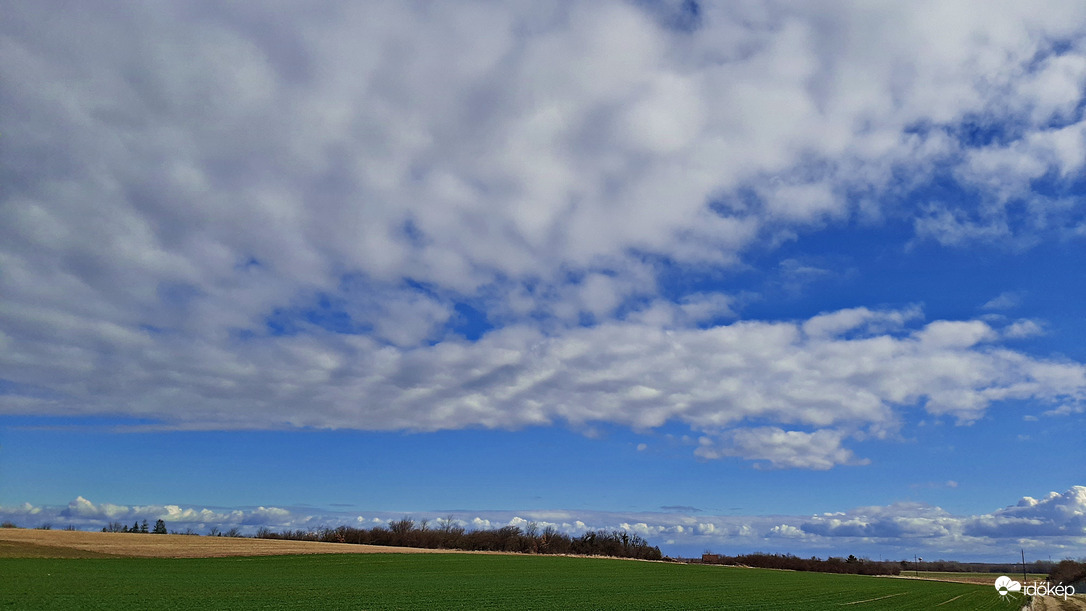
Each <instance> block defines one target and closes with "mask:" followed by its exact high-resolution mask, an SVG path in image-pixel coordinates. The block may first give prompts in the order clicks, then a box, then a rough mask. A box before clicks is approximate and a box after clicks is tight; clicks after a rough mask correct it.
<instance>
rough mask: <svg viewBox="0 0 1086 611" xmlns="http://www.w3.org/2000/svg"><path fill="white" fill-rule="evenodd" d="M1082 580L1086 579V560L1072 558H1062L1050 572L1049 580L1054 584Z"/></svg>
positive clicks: (1065, 583)
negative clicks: (1077, 560)
mask: <svg viewBox="0 0 1086 611" xmlns="http://www.w3.org/2000/svg"><path fill="white" fill-rule="evenodd" d="M1082 581H1086V562H1075V561H1074V560H1071V559H1067V560H1061V561H1060V563H1059V564H1057V565H1055V566H1054V567H1052V571H1051V572H1049V573H1048V582H1049V583H1051V584H1052V585H1065V586H1066V585H1071V584H1073V583H1079V582H1082ZM1076 589H1077V588H1076Z"/></svg>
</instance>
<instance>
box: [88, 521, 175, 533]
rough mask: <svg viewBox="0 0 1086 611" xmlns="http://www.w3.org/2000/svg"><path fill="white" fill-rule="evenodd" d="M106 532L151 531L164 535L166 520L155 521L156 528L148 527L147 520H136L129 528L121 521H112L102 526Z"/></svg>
mask: <svg viewBox="0 0 1086 611" xmlns="http://www.w3.org/2000/svg"><path fill="white" fill-rule="evenodd" d="M102 532H104V533H150V534H152V535H164V534H166V532H167V531H166V522H164V521H162V520H158V521H156V522H155V527H154V529H151V530H148V529H147V520H144V521H143V522H142V523H140V522H134V523H133V524H132V527H131V528H129V527H128V525H127V524H122V523H121V522H110V523H109V524H106V525H105V526H103V527H102Z"/></svg>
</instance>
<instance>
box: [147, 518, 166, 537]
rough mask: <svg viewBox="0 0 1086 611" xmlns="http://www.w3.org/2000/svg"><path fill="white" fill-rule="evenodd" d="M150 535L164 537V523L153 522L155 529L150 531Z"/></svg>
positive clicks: (160, 521)
mask: <svg viewBox="0 0 1086 611" xmlns="http://www.w3.org/2000/svg"><path fill="white" fill-rule="evenodd" d="M151 532H152V534H156V535H164V534H166V523H165V522H163V521H162V520H159V521H157V522H155V529H154V530H153V531H151Z"/></svg>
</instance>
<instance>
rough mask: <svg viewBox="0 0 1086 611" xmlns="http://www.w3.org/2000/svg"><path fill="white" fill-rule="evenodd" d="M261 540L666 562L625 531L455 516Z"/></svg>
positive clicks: (266, 535)
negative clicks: (476, 526) (466, 522)
mask: <svg viewBox="0 0 1086 611" xmlns="http://www.w3.org/2000/svg"><path fill="white" fill-rule="evenodd" d="M256 536H257V537H258V538H261V539H289V540H295V541H323V542H326V543H355V544H362V545H389V546H400V547H420V548H428V549H455V550H464V551H488V552H519V553H524V554H576V555H583V556H614V557H618V558H640V559H643V560H660V559H662V557H663V556H662V554H661V553H660V548H659V547H656V546H654V545H649V543H648V541H646V540H645V539H643V538H642V537H641V536H639V535H637V534H632V533H628V532H626V531H619V530H612V531H606V530H594V531H588V532H586V533H584V534H583V535H581V536H579V537H571V536H569V535H567V534H565V533H562V532H559V531H558V530H557V529H555V528H554V527H552V526H547V527H545V528H543V529H540V528H539V526H538V525H537V524H536V523H534V522H530V523H528V525H527V526H526V527H525V528H523V529H522V528H520V527H519V526H503V527H501V528H496V529H490V530H470V531H469V530H467V529H465V528H464V527H463V526H460V525H459V524H458V523H457V522H456V521H455V520H453V519H452V517H448V518H443V519H441V520H438V521H437V524H436V525H435V526H434V527H431V525H430V522H429V521H428V520H422V521H420V522H417V523H416V522H415V521H414V520H412V519H410V518H403V519H400V520H392V521H390V522H389V523H388V527H387V528H386V527H384V526H376V527H374V528H369V529H367V528H352V527H349V526H340V527H338V528H321V529H318V530H286V531H283V532H273V531H272V530H270V529H268V528H261V529H260V530H259V531H257V534H256Z"/></svg>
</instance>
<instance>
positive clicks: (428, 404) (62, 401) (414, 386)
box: [0, 309, 1086, 469]
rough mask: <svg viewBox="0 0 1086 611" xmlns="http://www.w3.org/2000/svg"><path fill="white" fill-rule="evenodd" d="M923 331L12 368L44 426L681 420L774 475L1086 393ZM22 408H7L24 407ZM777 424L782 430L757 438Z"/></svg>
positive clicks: (631, 330)
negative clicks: (862, 444)
mask: <svg viewBox="0 0 1086 611" xmlns="http://www.w3.org/2000/svg"><path fill="white" fill-rule="evenodd" d="M917 316H918V313H917V312H916V311H914V310H911V309H910V310H902V311H884V312H873V311H869V310H864V309H859V310H845V311H838V312H832V313H826V314H823V315H819V316H816V317H814V318H812V319H809V320H807V321H799V322H757V321H738V322H733V323H731V324H726V325H719V326H713V327H707V328H675V329H668V328H660V327H657V326H655V325H653V324H649V323H646V322H641V321H639V320H637V319H636V317H634V319H633V320H628V321H613V322H608V323H603V324H599V325H595V326H591V327H576V328H568V329H565V330H563V331H562V332H561V333H559V334H556V335H546V334H543V333H541V332H540V331H539V330H537V329H534V328H532V327H530V326H527V325H511V326H507V327H504V328H501V329H496V330H492V331H490V332H489V333H487V334H486V335H484V336H483V337H481V338H479V339H478V340H476V341H473V342H472V341H465V340H457V339H447V340H445V341H443V342H439V343H435V344H434V345H430V346H421V347H415V348H410V349H404V348H401V347H397V346H394V345H389V344H384V343H380V342H378V341H376V340H374V339H373V338H371V337H368V336H364V335H350V334H339V333H334V332H330V331H324V330H314V331H312V332H311V333H309V334H296V335H286V336H268V337H250V338H238V339H234V340H229V341H228V344H229V350H226V349H224V348H223V347H221V346H217V345H215V344H209V343H206V342H202V341H198V342H194V341H192V340H187V339H185V338H179V337H157V336H154V335H153V334H151V333H146V332H145V333H143V334H142V337H143V343H142V345H139V346H138V347H132V348H129V349H126V348H125V347H123V346H120V345H115V349H114V350H113V351H111V352H110V353H109V354H110V355H111V356H110V357H109V359H108V360H107V359H105V358H103V357H97V358H94V357H92V356H91V355H90V354H87V355H86V356H87V358H88V359H89V360H87V361H83V362H79V363H72V362H70V361H65V360H63V359H60V360H57V359H52V358H50V356H51V355H53V354H56V351H58V350H61V349H62V348H63V346H64V345H66V344H67V343H68V341H69V340H68V339H67V338H64V337H62V336H57V337H55V338H54V339H53V340H52V341H51V342H46V341H45V340H44V339H42V340H39V341H34V342H25V343H24V342H14V343H13V347H15V348H17V349H16V350H15V351H14V352H12V353H9V354H15V355H18V358H19V359H20V360H21V361H22V362H23V363H24V364H26V365H27V366H30V365H31V364H33V368H32V369H28V372H27V374H26V378H27V380H28V381H29V382H31V384H32V386H33V387H42V388H51V389H55V391H56V393H57V395H56V396H54V397H52V398H50V399H49V400H47V401H46V400H41V401H40V403H39V406H38V409H39V413H55V414H64V413H83V414H96V413H101V414H106V413H110V414H125V415H128V416H132V417H139V418H145V419H155V420H157V421H159V422H160V423H161V424H159V425H151V426H152V427H155V426H157V427H165V428H180V429H208V428H241V427H244V428H268V427H296V426H309V427H320V428H356V429H368V430H397V429H408V430H422V431H433V430H442V429H458V428H464V427H471V426H483V427H489V428H506V429H513V428H519V427H524V426H533V425H547V424H553V423H558V422H566V423H572V424H574V425H591V424H592V423H613V424H619V425H623V426H628V427H631V428H633V429H637V430H649V429H654V428H657V427H660V426H663V425H664V424H665V423H682V424H685V425H687V426H689V427H690V428H691V429H692V430H693V431H696V432H699V433H700V434H701V437H702V438H703V440H702V442H701V445H700V447H699V448H698V450H697V453H698V454H699V455H700V456H702V457H704V458H720V457H726V456H736V457H742V458H746V459H750V460H757V461H765V462H763V463H760V464H763V465H765V466H770V467H773V468H784V467H804V468H815V469H825V468H829V467H831V466H834V465H838V464H862V463H863V462H864V459H863V458H862V457H860V458H858V457H856V456H854V455H853V452H852V451H851V450H850V449H848V447H847V441H848V439H850V438H852V437H854V436H858V435H860V436H864V437H866V438H870V437H875V438H885V437H887V436H888V435H892V434H893V432H894V431H895V430H896V429H897V427H898V426H899V422H900V411H901V410H903V409H907V408H910V407H912V406H916V405H922V406H923V408H924V409H926V410H927V411H928V412H930V413H932V414H937V415H947V416H951V417H953V418H955V419H956V420H958V421H960V422H971V421H973V420H976V419H977V418H980V417H981V416H982V415H983V414H984V413H985V411H986V409H987V407H988V406H989V405H990V404H991V403H992V402H994V401H1002V400H1009V399H1033V400H1037V401H1040V402H1042V403H1054V404H1059V403H1068V402H1070V403H1074V402H1077V401H1081V399H1082V398H1083V393H1084V392H1086V367H1084V366H1082V365H1081V364H1078V363H1074V362H1059V361H1045V360H1040V359H1035V358H1032V357H1029V356H1027V355H1025V354H1022V353H1019V352H1014V351H1012V350H1008V349H1005V348H1002V347H1000V346H999V345H998V344H997V343H996V342H997V341H998V339H999V335H998V333H996V332H995V331H994V330H993V329H992V328H991V327H990V326H989V325H988V324H986V323H984V322H982V321H975V320H974V321H933V322H930V323H927V324H925V325H922V326H916V325H915V324H912V325H907V324H906V323H907V321H914V320H915V319H916V317H917ZM110 365H112V367H110ZM88 370H90V371H95V372H96V373H95V375H94V376H92V377H91V378H88V377H87V372H88ZM60 393H63V394H60ZM17 397H19V395H18V394H14V395H12V394H9V395H0V406H9V407H8V409H9V410H15V409H20V407H19V405H21V403H16V404H15V405H14V406H12V402H11V401H12V398H17ZM301 403H304V404H305V406H306V408H305V409H304V410H299V409H298V408H297V405H299V404H301ZM767 421H768V422H771V423H776V424H774V425H770V426H764V425H759V426H753V427H752V426H751V425H750V423H752V422H761V423H765V422H767Z"/></svg>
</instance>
